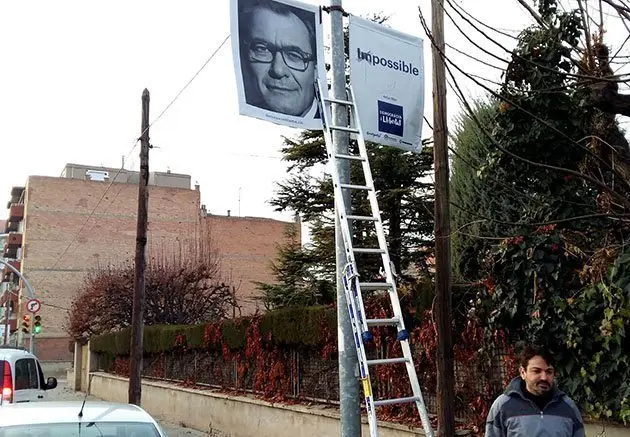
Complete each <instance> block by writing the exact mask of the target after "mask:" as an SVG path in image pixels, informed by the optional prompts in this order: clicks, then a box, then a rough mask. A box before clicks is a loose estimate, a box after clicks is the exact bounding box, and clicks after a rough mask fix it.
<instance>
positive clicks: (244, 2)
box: [238, 0, 317, 59]
mask: <svg viewBox="0 0 630 437" xmlns="http://www.w3.org/2000/svg"><path fill="white" fill-rule="evenodd" d="M257 9H267V10H269V11H271V12H275V13H276V14H279V15H291V14H293V15H295V16H296V17H298V18H299V19H300V21H301V22H302V23H304V26H306V29H307V30H308V36H309V40H310V42H311V51H312V52H311V55H312V57H313V59H317V43H316V37H315V23H314V19H315V14H313V13H312V12H311V11H305V10H303V9H299V8H296V7H293V6H289V5H287V4H284V3H280V2H276V1H273V0H239V2H238V15H239V18H238V33H239V39H240V41H246V40H247V39H248V38H249V29H251V19H252V15H253V14H254V12H255V11H256V10H257Z"/></svg>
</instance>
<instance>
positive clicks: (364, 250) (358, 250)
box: [352, 247, 385, 253]
mask: <svg viewBox="0 0 630 437" xmlns="http://www.w3.org/2000/svg"><path fill="white" fill-rule="evenodd" d="M352 251H353V252H354V253H385V249H372V248H367V247H355V248H353V249H352Z"/></svg>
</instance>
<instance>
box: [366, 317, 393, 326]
mask: <svg viewBox="0 0 630 437" xmlns="http://www.w3.org/2000/svg"><path fill="white" fill-rule="evenodd" d="M365 322H366V323H367V325H368V326H396V325H398V317H392V318H391V319H367V320H366V321H365Z"/></svg>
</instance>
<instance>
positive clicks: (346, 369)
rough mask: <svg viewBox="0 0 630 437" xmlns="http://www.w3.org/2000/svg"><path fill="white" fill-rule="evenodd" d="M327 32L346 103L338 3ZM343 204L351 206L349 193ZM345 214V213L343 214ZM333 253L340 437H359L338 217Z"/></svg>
mask: <svg viewBox="0 0 630 437" xmlns="http://www.w3.org/2000/svg"><path fill="white" fill-rule="evenodd" d="M330 23H331V24H330V28H331V49H332V50H331V51H332V65H331V67H332V97H333V98H334V99H338V100H347V98H348V97H347V95H346V62H345V61H346V59H345V56H346V55H345V50H344V45H345V44H344V34H343V9H342V7H341V0H331V2H330ZM332 112H333V114H332V116H333V124H334V125H335V126H347V125H348V112H347V108H346V107H344V106H342V105H333V107H332ZM332 137H333V144H334V147H335V153H337V154H343V155H347V154H348V142H349V136H348V133H347V132H342V131H340V130H335V131H333V133H332ZM335 165H337V166H338V174H339V181H340V183H349V182H350V167H349V163H348V162H347V161H345V160H339V161H337V162H336V164H335ZM345 195H346V196H347V197H346V199H345V204H346V205H350V202H351V199H350V193H349V192H346V193H345ZM344 214H345V213H344ZM335 216H336V217H335V253H336V257H337V320H338V325H339V327H338V340H337V341H338V351H339V355H338V357H339V358H338V362H339V413H340V415H341V437H360V436H361V403H360V398H359V362H358V357H357V353H356V350H355V348H354V338H353V335H352V326H351V325H350V315H349V314H348V306H347V302H346V296H345V291H344V285H343V279H342V278H343V272H344V268H345V266H346V263H347V260H346V251H345V247H344V243H343V234H342V232H341V226H340V223H339V213H337V214H335Z"/></svg>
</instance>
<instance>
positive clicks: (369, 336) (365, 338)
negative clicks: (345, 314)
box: [361, 331, 374, 344]
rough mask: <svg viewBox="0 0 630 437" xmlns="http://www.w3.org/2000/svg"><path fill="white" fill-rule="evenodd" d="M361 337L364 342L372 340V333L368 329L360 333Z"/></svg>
mask: <svg viewBox="0 0 630 437" xmlns="http://www.w3.org/2000/svg"><path fill="white" fill-rule="evenodd" d="M361 337H363V343H364V344H365V343H367V342H369V341H372V339H373V338H374V336H373V335H372V333H371V332H370V331H365V332H364V333H362V334H361Z"/></svg>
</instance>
